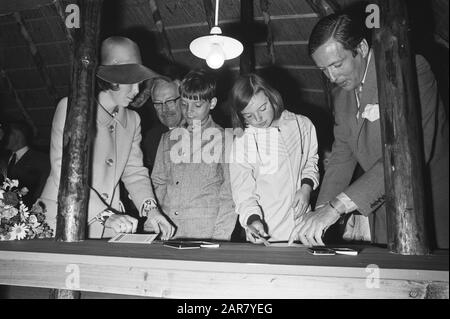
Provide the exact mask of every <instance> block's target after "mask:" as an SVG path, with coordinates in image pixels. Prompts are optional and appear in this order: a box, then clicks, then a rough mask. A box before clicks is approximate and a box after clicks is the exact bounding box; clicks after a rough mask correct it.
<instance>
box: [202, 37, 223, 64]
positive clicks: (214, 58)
mask: <svg viewBox="0 0 450 319" xmlns="http://www.w3.org/2000/svg"><path fill="white" fill-rule="evenodd" d="M224 62H225V53H224V52H223V50H222V47H221V46H220V44H218V43H213V44H211V50H210V51H209V54H208V56H207V57H206V64H207V65H208V66H209V67H210V68H211V69H218V68H220V67H221V66H222V65H223V63H224Z"/></svg>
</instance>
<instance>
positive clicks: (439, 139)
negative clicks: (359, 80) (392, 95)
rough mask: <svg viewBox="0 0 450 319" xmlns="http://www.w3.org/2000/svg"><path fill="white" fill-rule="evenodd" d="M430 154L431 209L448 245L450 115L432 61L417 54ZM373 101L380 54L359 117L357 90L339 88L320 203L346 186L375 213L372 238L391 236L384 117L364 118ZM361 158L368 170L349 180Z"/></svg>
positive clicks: (366, 211)
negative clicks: (448, 117) (385, 186)
mask: <svg viewBox="0 0 450 319" xmlns="http://www.w3.org/2000/svg"><path fill="white" fill-rule="evenodd" d="M416 68H417V76H418V87H419V93H420V105H421V119H422V131H423V141H424V155H425V158H424V160H425V163H426V169H425V178H426V179H427V180H428V183H427V186H429V187H430V188H431V196H430V198H428V203H427V204H428V206H427V209H426V213H427V214H429V215H431V214H432V216H430V217H432V219H433V220H434V228H435V234H436V242H437V245H438V247H440V248H448V184H449V178H448V176H449V174H448V119H447V117H446V115H445V111H444V108H443V105H442V102H441V100H440V98H439V95H438V88H437V83H436V80H435V78H434V75H433V73H432V71H431V69H430V66H429V64H428V63H427V61H426V60H425V59H424V58H423V57H422V56H416ZM368 104H378V88H377V78H376V69H375V58H373V59H372V60H371V62H370V63H369V69H368V73H367V77H366V81H365V84H364V88H363V91H362V95H361V110H360V113H359V114H360V116H359V118H357V117H356V114H357V103H356V98H355V94H354V92H353V91H345V90H343V89H340V88H337V89H336V90H335V91H334V108H335V127H334V137H335V141H334V143H333V148H332V154H331V158H330V163H329V166H328V169H327V171H326V172H325V176H324V179H323V182H322V188H321V190H320V193H319V197H318V200H317V203H318V204H321V203H325V202H327V201H329V200H331V199H333V198H334V197H335V196H336V195H337V194H339V193H340V192H344V193H345V194H346V195H347V196H349V197H350V199H351V200H352V201H353V202H354V203H355V204H356V205H357V206H358V210H359V212H361V213H362V214H363V215H365V216H368V215H370V214H371V213H374V214H372V215H370V225H371V235H372V241H374V242H376V243H386V242H387V226H386V212H385V208H384V206H385V205H384V199H385V191H384V168H383V154H382V142H381V132H380V130H381V127H380V120H379V119H378V120H376V121H373V122H371V121H369V120H367V119H363V118H361V113H362V112H363V111H364V109H365V107H366V106H367V105H368ZM356 163H359V164H360V165H361V167H362V168H363V170H364V172H365V173H364V174H363V175H362V176H361V177H360V178H359V179H357V180H356V181H355V182H353V183H352V184H351V185H349V183H350V180H351V178H352V174H353V171H354V169H355V166H356Z"/></svg>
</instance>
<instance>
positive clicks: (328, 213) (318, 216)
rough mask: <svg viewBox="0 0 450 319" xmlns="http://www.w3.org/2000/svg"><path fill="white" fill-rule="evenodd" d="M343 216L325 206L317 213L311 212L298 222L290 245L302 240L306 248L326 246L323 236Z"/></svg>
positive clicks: (290, 239)
mask: <svg viewBox="0 0 450 319" xmlns="http://www.w3.org/2000/svg"><path fill="white" fill-rule="evenodd" d="M340 217H341V215H340V214H339V213H338V212H337V211H336V210H335V209H334V208H332V207H331V206H330V205H325V206H323V207H321V208H319V209H318V210H316V211H311V212H309V213H307V214H305V215H303V216H302V218H300V219H298V220H297V225H296V226H295V227H294V229H293V230H292V233H291V235H290V236H289V242H288V244H292V243H293V242H294V241H295V240H300V241H301V242H302V244H304V245H306V246H324V243H323V241H322V236H323V234H324V233H325V231H326V230H327V229H328V227H330V226H331V225H333V224H334V223H336V222H337V221H338V220H339V218H340Z"/></svg>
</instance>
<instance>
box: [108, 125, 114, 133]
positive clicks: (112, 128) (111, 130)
mask: <svg viewBox="0 0 450 319" xmlns="http://www.w3.org/2000/svg"><path fill="white" fill-rule="evenodd" d="M109 131H110V132H111V133H113V132H114V125H110V126H109Z"/></svg>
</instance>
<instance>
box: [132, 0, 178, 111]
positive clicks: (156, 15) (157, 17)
mask: <svg viewBox="0 0 450 319" xmlns="http://www.w3.org/2000/svg"><path fill="white" fill-rule="evenodd" d="M148 4H149V6H150V10H151V12H152V18H153V22H154V23H155V26H156V34H157V39H158V43H159V48H160V52H161V53H162V55H164V57H166V59H167V60H168V61H170V62H171V63H174V62H175V59H174V57H173V54H172V49H171V48H170V41H169V38H168V37H167V34H166V30H165V28H164V22H163V20H162V18H161V13H160V12H159V8H158V4H157V3H156V0H149V1H148ZM152 83H153V80H147V81H145V82H144V88H143V89H142V90H141V91H140V92H139V94H138V95H137V96H136V98H135V99H134V100H133V102H131V103H130V106H131V107H134V108H140V107H142V106H143V105H144V104H145V102H147V100H148V99H149V98H150V96H151V93H152V92H151V91H152Z"/></svg>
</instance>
